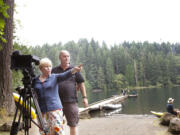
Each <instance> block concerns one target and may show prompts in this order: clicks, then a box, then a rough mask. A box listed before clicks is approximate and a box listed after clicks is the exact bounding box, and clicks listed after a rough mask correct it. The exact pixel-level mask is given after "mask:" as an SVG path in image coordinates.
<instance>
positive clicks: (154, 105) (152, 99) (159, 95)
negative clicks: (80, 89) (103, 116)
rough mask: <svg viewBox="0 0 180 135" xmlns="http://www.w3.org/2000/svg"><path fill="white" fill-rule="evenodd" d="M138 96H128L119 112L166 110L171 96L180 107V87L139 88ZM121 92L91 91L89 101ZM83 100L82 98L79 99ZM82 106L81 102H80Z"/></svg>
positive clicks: (138, 112) (146, 112)
mask: <svg viewBox="0 0 180 135" xmlns="http://www.w3.org/2000/svg"><path fill="white" fill-rule="evenodd" d="M137 93H138V97H136V98H127V99H126V100H125V101H124V102H123V103H122V105H123V107H122V109H121V110H119V111H118V113H122V114H150V111H151V110H153V111H166V103H167V100H168V98H169V97H172V98H174V99H175V101H174V106H175V108H180V87H173V88H148V89H143V90H137ZM118 94H121V91H115V90H113V91H105V92H104V91H103V92H96V93H93V92H89V93H88V100H89V103H93V102H96V101H99V100H102V99H106V98H109V97H111V96H113V95H118ZM79 102H81V99H79ZM79 105H80V106H82V104H81V103H79Z"/></svg>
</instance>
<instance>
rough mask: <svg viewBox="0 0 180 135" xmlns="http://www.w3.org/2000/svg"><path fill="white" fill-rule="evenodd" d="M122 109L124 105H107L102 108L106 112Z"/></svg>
mask: <svg viewBox="0 0 180 135" xmlns="http://www.w3.org/2000/svg"><path fill="white" fill-rule="evenodd" d="M121 107H122V104H105V105H103V106H102V109H104V110H115V109H119V108H121Z"/></svg>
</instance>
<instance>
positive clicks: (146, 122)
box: [30, 114, 171, 135]
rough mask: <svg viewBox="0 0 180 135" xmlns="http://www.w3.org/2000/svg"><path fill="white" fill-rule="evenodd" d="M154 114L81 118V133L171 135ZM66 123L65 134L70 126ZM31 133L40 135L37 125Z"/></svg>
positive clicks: (92, 134)
mask: <svg viewBox="0 0 180 135" xmlns="http://www.w3.org/2000/svg"><path fill="white" fill-rule="evenodd" d="M159 123H160V121H159V118H157V117H156V116H154V115H125V114H117V115H113V116H107V117H97V118H90V119H80V121H79V125H78V134H79V135H171V134H170V133H169V132H168V127H167V126H162V125H160V124H159ZM66 124H67V123H65V134H66V135H69V127H68V126H67V125H66ZM30 135H39V132H38V129H37V127H34V126H33V128H31V130H30Z"/></svg>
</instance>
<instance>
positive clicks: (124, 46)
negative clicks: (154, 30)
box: [14, 39, 180, 90]
mask: <svg viewBox="0 0 180 135" xmlns="http://www.w3.org/2000/svg"><path fill="white" fill-rule="evenodd" d="M14 48H15V49H19V50H21V53H24V54H28V53H29V54H32V55H35V56H38V57H39V58H43V57H48V58H50V59H51V60H52V62H53V66H57V65H59V52H60V50H62V49H66V50H68V51H69V52H70V54H71V64H72V65H79V64H83V71H82V74H83V76H84V78H85V80H86V87H87V88H88V89H90V90H91V89H106V90H111V89H123V88H127V87H135V86H140V87H149V86H158V87H167V86H170V85H180V44H178V43H176V44H171V43H149V42H143V43H141V42H123V43H121V44H115V45H113V46H108V45H107V44H106V43H104V42H103V43H102V44H99V43H98V42H97V41H95V40H94V39H92V40H91V41H88V40H87V39H80V40H79V41H78V42H77V43H75V42H74V41H70V42H68V43H66V44H62V43H58V44H53V45H50V44H44V45H43V46H34V47H28V48H27V47H26V46H20V45H18V44H17V43H16V44H15V45H14ZM37 69H38V68H36V74H39V71H38V70H37ZM14 76H16V77H15V78H17V76H19V77H20V76H22V75H20V73H14ZM17 81H18V79H16V80H15V79H14V82H16V85H17V84H19V83H20V82H17ZM14 84H15V83H14Z"/></svg>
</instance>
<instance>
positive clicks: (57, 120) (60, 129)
mask: <svg viewBox="0 0 180 135" xmlns="http://www.w3.org/2000/svg"><path fill="white" fill-rule="evenodd" d="M42 116H43V120H44V121H45V123H46V124H47V125H48V127H49V132H48V135H64V124H63V111H62V110H55V111H49V112H47V113H45V114H43V115H42ZM40 134H41V135H45V133H44V131H42V130H40Z"/></svg>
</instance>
